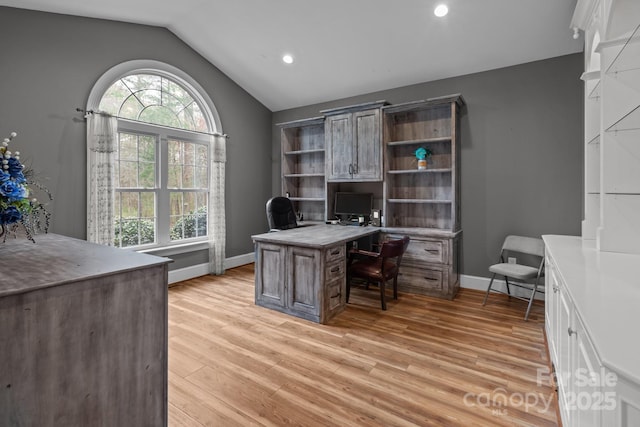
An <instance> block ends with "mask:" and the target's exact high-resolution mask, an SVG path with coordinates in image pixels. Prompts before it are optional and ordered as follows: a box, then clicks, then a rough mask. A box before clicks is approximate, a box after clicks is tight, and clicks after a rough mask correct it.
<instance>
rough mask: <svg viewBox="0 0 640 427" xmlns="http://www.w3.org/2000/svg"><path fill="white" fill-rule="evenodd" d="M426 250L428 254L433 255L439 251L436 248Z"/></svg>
mask: <svg viewBox="0 0 640 427" xmlns="http://www.w3.org/2000/svg"><path fill="white" fill-rule="evenodd" d="M425 251H426V252H429V253H430V254H434V255H438V254H439V253H440V251H439V250H438V249H426V248H425Z"/></svg>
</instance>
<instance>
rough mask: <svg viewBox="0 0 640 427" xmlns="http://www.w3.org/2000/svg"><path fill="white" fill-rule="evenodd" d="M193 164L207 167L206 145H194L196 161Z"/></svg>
mask: <svg viewBox="0 0 640 427" xmlns="http://www.w3.org/2000/svg"><path fill="white" fill-rule="evenodd" d="M195 165H196V166H199V167H201V168H202V167H204V168H206V167H209V149H208V147H207V146H206V145H203V144H197V145H196V161H195Z"/></svg>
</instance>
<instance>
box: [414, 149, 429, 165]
mask: <svg viewBox="0 0 640 427" xmlns="http://www.w3.org/2000/svg"><path fill="white" fill-rule="evenodd" d="M415 155H416V159H418V170H423V169H426V168H427V157H430V156H431V150H429V149H428V148H424V147H420V148H418V149H417V150H416V152H415Z"/></svg>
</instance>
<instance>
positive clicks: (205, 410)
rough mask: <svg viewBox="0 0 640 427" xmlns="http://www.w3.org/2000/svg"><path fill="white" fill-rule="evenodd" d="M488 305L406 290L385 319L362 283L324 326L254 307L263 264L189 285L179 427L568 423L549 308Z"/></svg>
mask: <svg viewBox="0 0 640 427" xmlns="http://www.w3.org/2000/svg"><path fill="white" fill-rule="evenodd" d="M482 297H483V293H482V292H478V291H472V290H466V289H462V290H461V291H460V293H459V294H458V296H457V297H456V299H455V300H454V301H445V300H440V299H436V298H428V297H422V296H416V295H409V294H400V298H399V300H398V301H394V300H393V299H391V298H389V302H388V309H387V311H384V312H383V311H381V310H380V306H379V294H378V293H377V291H376V290H365V289H358V288H356V289H353V290H352V294H351V302H350V304H348V306H347V308H346V310H345V311H344V312H343V313H341V314H340V315H338V316H337V317H336V318H334V319H333V320H332V321H331V323H330V324H328V325H319V324H315V323H312V322H308V321H305V320H302V319H297V318H294V317H291V316H288V315H285V314H281V313H278V312H275V311H272V310H269V309H266V308H262V307H257V306H255V305H254V303H253V300H254V273H253V265H248V266H243V267H239V268H236V269H232V270H228V271H227V272H226V274H225V275H224V276H218V277H210V276H205V277H203V278H197V279H193V280H189V281H186V282H182V283H180V284H178V285H177V286H174V287H172V288H171V289H170V290H169V426H171V427H178V426H189V427H194V426H222V427H230V426H242V427H245V426H285V425H286V426H340V427H346V426H432V425H433V426H448V425H451V426H457V425H459V426H472V425H478V426H498V425H526V426H555V425H557V415H556V410H557V400H556V396H555V393H554V391H553V388H552V386H551V385H550V381H549V375H548V371H547V369H548V365H549V361H548V356H547V351H546V345H545V339H544V333H543V316H544V314H543V306H542V305H541V304H538V305H535V306H534V307H533V309H532V313H531V315H530V318H529V322H524V321H523V320H522V318H523V315H524V312H525V309H526V307H525V305H524V304H525V303H523V302H521V301H518V300H513V301H509V300H508V299H507V298H506V297H505V296H502V295H495V296H493V295H492V296H491V297H490V300H489V303H488V304H487V306H485V307H482V305H481V302H482ZM539 372H540V373H541V374H540V380H539V379H538V373H539ZM548 402H550V404H549V406H548V407H546V406H545V404H547V403H548Z"/></svg>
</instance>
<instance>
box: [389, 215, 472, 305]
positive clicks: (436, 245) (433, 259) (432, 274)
mask: <svg viewBox="0 0 640 427" xmlns="http://www.w3.org/2000/svg"><path fill="white" fill-rule="evenodd" d="M384 230H385V233H383V235H382V238H383V239H385V238H387V239H398V238H400V237H402V236H403V235H408V236H409V237H410V238H411V242H410V243H409V246H408V248H407V252H406V253H405V255H404V257H403V258H402V266H401V268H400V273H399V274H398V290H399V291H401V292H408V293H414V294H421V295H429V296H435V297H442V298H447V299H452V298H453V297H454V296H455V295H456V293H457V292H458V290H459V289H460V273H459V271H458V260H459V251H460V247H459V242H460V233H448V232H439V233H438V232H433V231H429V230H416V229H394V228H385V229H384Z"/></svg>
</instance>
